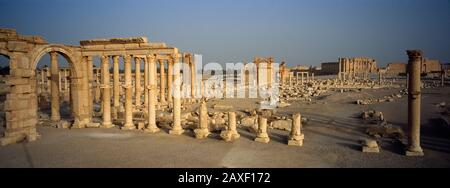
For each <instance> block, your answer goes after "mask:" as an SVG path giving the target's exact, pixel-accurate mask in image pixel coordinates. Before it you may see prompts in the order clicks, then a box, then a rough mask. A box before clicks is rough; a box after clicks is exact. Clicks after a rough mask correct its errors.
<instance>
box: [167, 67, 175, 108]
mask: <svg viewBox="0 0 450 188" xmlns="http://www.w3.org/2000/svg"><path fill="white" fill-rule="evenodd" d="M167 62H168V64H167V102H169V103H171V102H172V93H173V91H172V90H173V89H172V82H173V78H172V76H173V75H172V74H173V70H172V69H173V64H174V62H173V60H169V61H167Z"/></svg>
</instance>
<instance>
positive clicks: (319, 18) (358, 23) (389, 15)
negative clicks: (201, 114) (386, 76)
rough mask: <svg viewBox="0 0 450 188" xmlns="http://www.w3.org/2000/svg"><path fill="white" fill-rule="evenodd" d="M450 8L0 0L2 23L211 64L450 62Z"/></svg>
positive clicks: (205, 0)
mask: <svg viewBox="0 0 450 188" xmlns="http://www.w3.org/2000/svg"><path fill="white" fill-rule="evenodd" d="M449 9H450V3H449V0H155V1H152V0H145V1H143V0H127V1H122V0H59V1H57V0H40V1H38V0H0V12H1V15H0V27H7V28H15V29H17V31H18V32H19V33H21V34H26V35H40V36H43V37H44V38H45V39H47V40H48V41H49V42H51V43H63V44H71V45H79V41H80V40H83V39H92V38H110V37H132V36H147V37H148V38H149V40H150V41H154V42H166V43H167V44H169V45H172V46H176V47H178V48H179V49H181V50H183V51H190V52H194V53H198V54H202V55H203V61H204V63H206V62H219V63H226V62H241V61H243V60H251V59H252V58H253V57H254V56H274V57H276V59H277V60H281V59H284V60H286V61H287V63H288V64H289V65H290V66H292V65H296V64H308V65H319V64H320V63H321V62H325V61H336V59H337V58H338V57H354V56H368V57H373V58H375V59H377V60H378V62H379V64H381V65H385V64H386V63H389V62H393V61H406V60H407V56H406V53H405V50H406V49H412V48H414V49H416V48H419V49H422V50H424V52H425V56H426V57H428V58H430V59H438V60H441V61H444V62H450V53H449V52H450V10H449Z"/></svg>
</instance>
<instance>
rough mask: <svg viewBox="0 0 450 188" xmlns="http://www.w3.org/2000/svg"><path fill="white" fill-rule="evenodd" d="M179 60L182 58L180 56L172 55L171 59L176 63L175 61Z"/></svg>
mask: <svg viewBox="0 0 450 188" xmlns="http://www.w3.org/2000/svg"><path fill="white" fill-rule="evenodd" d="M179 58H180V54H172V55H171V59H172V60H174V61H175V60H176V61H179Z"/></svg>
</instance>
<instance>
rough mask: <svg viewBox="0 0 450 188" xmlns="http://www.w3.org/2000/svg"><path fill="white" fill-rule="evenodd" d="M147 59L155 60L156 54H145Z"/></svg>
mask: <svg viewBox="0 0 450 188" xmlns="http://www.w3.org/2000/svg"><path fill="white" fill-rule="evenodd" d="M147 60H148V61H149V62H155V60H156V54H150V55H147Z"/></svg>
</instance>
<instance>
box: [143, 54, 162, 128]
mask: <svg viewBox="0 0 450 188" xmlns="http://www.w3.org/2000/svg"><path fill="white" fill-rule="evenodd" d="M155 58H156V57H155V55H150V56H147V61H146V64H148V65H147V67H148V73H149V74H148V78H149V79H150V81H149V82H150V83H147V82H146V84H148V86H147V87H146V90H148V93H149V98H148V102H149V104H148V105H147V107H148V125H147V127H146V129H145V132H147V133H156V132H159V128H158V127H157V126H156V66H155V65H156V64H155Z"/></svg>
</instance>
